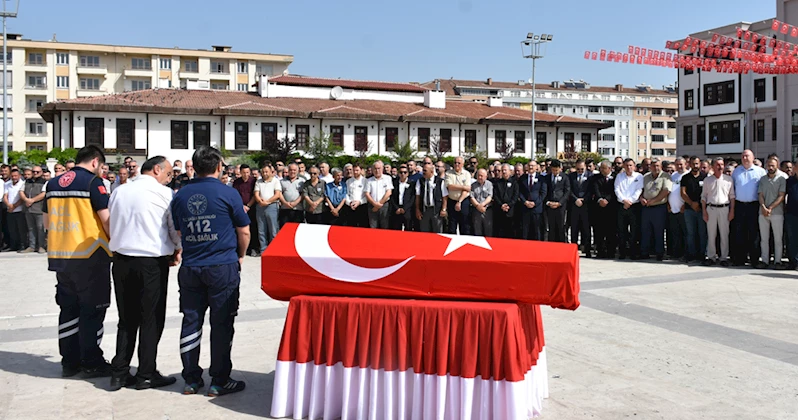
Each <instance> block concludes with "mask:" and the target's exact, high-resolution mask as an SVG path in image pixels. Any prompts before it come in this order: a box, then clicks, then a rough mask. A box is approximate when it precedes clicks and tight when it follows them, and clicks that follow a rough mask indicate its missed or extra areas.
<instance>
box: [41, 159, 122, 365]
mask: <svg viewBox="0 0 798 420" xmlns="http://www.w3.org/2000/svg"><path fill="white" fill-rule="evenodd" d="M75 161H76V162H77V163H76V165H75V167H74V168H73V169H71V170H69V171H67V172H65V173H64V174H62V175H60V176H57V177H55V178H54V179H52V180H51V182H50V183H49V184H48V185H47V195H46V198H45V200H46V201H45V205H44V209H43V210H44V212H45V213H46V214H47V215H48V223H47V224H48V227H49V228H48V237H47V244H48V249H47V255H48V263H49V269H50V271H55V272H56V279H57V280H58V283H57V285H56V294H55V300H56V302H57V303H58V306H60V307H61V313H60V314H59V316H58V324H59V325H58V347H59V351H60V353H61V357H62V360H61V366H62V371H61V375H62V376H63V377H71V376H75V375H76V374H78V373H79V372H80V371H81V370H82V371H83V373H84V377H87V378H97V377H103V376H110V375H111V367H110V365H109V364H108V362H106V361H105V359H104V358H103V351H102V350H101V349H100V343H101V342H102V338H103V321H104V320H105V311H106V309H107V308H108V306H109V305H110V304H111V252H110V250H109V248H108V232H109V230H110V229H109V227H108V219H109V213H108V190H107V189H106V187H105V185H104V184H103V180H102V178H100V176H99V174H100V172H101V171H102V165H103V163H105V155H104V154H103V152H102V150H100V149H99V148H98V147H97V146H86V147H84V148H82V149H80V150H79V151H78V154H77V157H76V158H75Z"/></svg>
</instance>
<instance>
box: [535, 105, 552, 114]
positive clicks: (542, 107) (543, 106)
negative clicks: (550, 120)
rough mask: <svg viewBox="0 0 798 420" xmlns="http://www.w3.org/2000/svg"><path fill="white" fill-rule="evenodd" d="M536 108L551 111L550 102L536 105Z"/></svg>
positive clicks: (541, 110)
mask: <svg viewBox="0 0 798 420" xmlns="http://www.w3.org/2000/svg"><path fill="white" fill-rule="evenodd" d="M535 108H537V110H538V111H540V112H548V111H549V105H548V104H539V105H535Z"/></svg>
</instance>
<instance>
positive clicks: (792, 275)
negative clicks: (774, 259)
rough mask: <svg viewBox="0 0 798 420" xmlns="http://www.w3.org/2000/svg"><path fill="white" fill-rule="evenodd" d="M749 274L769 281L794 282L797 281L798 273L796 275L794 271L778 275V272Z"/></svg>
mask: <svg viewBox="0 0 798 420" xmlns="http://www.w3.org/2000/svg"><path fill="white" fill-rule="evenodd" d="M751 274H753V275H756V276H762V277H766V278H769V279H787V280H796V279H798V273H796V272H794V271H793V272H790V271H787V272H781V273H779V272H773V271H772V270H771V271H770V272H766V273H756V272H755V273H751Z"/></svg>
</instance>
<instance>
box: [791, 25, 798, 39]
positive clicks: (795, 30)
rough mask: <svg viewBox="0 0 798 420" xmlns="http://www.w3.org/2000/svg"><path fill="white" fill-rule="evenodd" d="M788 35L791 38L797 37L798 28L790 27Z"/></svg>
mask: <svg viewBox="0 0 798 420" xmlns="http://www.w3.org/2000/svg"><path fill="white" fill-rule="evenodd" d="M790 36H791V37H793V38H796V37H798V28H796V27H795V26H793V27H792V29H790Z"/></svg>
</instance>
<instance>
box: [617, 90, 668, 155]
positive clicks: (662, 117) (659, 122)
mask: <svg viewBox="0 0 798 420" xmlns="http://www.w3.org/2000/svg"><path fill="white" fill-rule="evenodd" d="M647 99H648V98H647ZM678 108H679V104H677V103H673V102H669V103H657V102H635V104H634V115H633V116H634V120H633V121H632V125H631V128H630V130H629V131H630V136H631V138H632V140H633V142H634V146H633V149H634V150H636V153H633V154H632V156H631V157H633V158H635V160H637V161H639V160H641V159H644V158H654V157H657V158H660V159H670V158H673V157H675V156H676V114H677V112H678Z"/></svg>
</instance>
